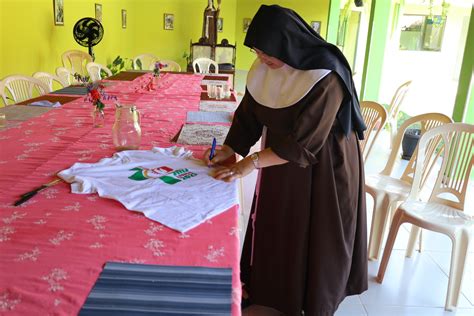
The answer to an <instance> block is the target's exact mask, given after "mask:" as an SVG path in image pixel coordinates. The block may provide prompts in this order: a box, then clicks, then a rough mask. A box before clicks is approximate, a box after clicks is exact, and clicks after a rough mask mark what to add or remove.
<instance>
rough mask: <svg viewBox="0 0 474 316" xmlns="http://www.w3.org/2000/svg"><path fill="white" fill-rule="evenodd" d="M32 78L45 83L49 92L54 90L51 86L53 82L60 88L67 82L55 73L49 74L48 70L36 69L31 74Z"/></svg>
mask: <svg viewBox="0 0 474 316" xmlns="http://www.w3.org/2000/svg"><path fill="white" fill-rule="evenodd" d="M33 78H36V79H39V80H41V81H42V82H43V83H45V84H46V85H47V86H48V88H49V91H48V92H51V91H53V90H54V88H53V83H54V82H56V83H58V84H59V85H60V86H61V87H62V88H64V87H66V86H67V83H65V82H63V80H62V79H61V78H59V77H58V76H56V75H53V74H50V73H49V72H43V71H38V72H35V73H34V74H33Z"/></svg>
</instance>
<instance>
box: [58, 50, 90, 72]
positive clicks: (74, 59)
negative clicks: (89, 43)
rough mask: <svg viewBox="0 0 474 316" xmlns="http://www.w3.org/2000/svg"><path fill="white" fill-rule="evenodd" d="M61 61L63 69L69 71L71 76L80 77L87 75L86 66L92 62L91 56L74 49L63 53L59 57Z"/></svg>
mask: <svg viewBox="0 0 474 316" xmlns="http://www.w3.org/2000/svg"><path fill="white" fill-rule="evenodd" d="M61 60H62V62H63V66H64V67H65V68H67V69H69V70H71V72H72V73H73V74H74V73H78V74H80V75H81V76H84V75H85V74H86V73H87V71H86V68H85V66H86V64H87V63H89V62H92V61H93V60H92V57H91V55H89V54H88V53H86V52H83V51H81V50H76V49H73V50H68V51H65V52H64V53H63V54H62V55H61Z"/></svg>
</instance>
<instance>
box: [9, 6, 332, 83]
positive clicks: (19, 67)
mask: <svg viewBox="0 0 474 316" xmlns="http://www.w3.org/2000/svg"><path fill="white" fill-rule="evenodd" d="M329 1H330V0H271V1H261V0H223V1H222V6H221V13H220V16H221V17H222V18H223V19H224V28H223V32H222V33H219V34H218V40H219V41H220V40H221V39H223V38H227V39H228V40H229V42H230V43H237V67H236V68H238V69H244V70H246V69H248V68H249V67H250V65H251V63H252V61H253V58H254V56H252V54H251V53H250V52H249V50H248V48H246V47H244V46H243V41H244V38H245V33H244V32H243V29H242V23H243V18H251V17H253V16H254V14H255V13H256V12H257V10H258V8H259V6H260V5H261V4H279V5H282V6H286V7H291V8H292V9H294V10H295V11H297V12H298V13H299V14H300V15H301V16H302V17H303V18H304V19H305V20H306V21H308V22H310V21H321V22H322V23H321V33H322V34H325V32H326V23H327V12H328V8H329ZM95 3H100V4H102V23H103V25H104V29H105V34H104V38H103V40H102V42H100V43H99V45H97V46H96V47H95V48H94V52H95V55H96V61H97V62H99V63H102V64H107V63H109V62H110V61H111V60H112V59H114V58H115V57H116V56H117V55H120V56H122V57H128V58H132V57H133V56H136V55H138V54H141V53H153V54H155V55H157V56H159V57H160V58H163V59H173V60H176V61H177V62H179V63H180V64H181V65H182V67H183V66H184V65H185V60H184V59H183V57H182V56H183V53H184V52H189V42H190V40H192V41H194V42H195V41H197V40H198V39H199V37H201V32H202V14H203V10H204V8H205V7H206V5H207V1H206V0H64V21H65V22H64V26H56V25H54V21H53V20H54V19H53V0H0V78H3V77H5V76H7V75H11V74H25V75H31V74H32V73H33V72H36V71H47V72H54V71H55V69H56V67H58V66H61V58H60V57H61V54H62V53H63V52H64V51H66V50H69V49H81V50H83V51H87V48H84V47H81V46H79V45H78V44H77V43H76V42H75V41H74V39H73V37H72V28H73V26H74V24H75V23H76V21H78V20H79V19H80V18H83V17H86V16H91V17H94V16H95V9H94V4H95ZM215 3H216V4H217V1H215ZM122 9H126V10H127V28H126V29H123V28H122V24H121V10H122ZM164 13H172V14H174V30H172V31H169V30H164V29H163V14H164Z"/></svg>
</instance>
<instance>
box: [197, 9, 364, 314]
mask: <svg viewBox="0 0 474 316" xmlns="http://www.w3.org/2000/svg"><path fill="white" fill-rule="evenodd" d="M244 44H245V45H246V46H247V47H249V48H250V49H251V50H252V51H253V52H255V54H256V59H255V62H254V63H253V65H252V67H251V69H250V71H249V73H248V77H247V83H246V91H245V95H244V97H243V99H242V102H241V103H240V105H239V107H238V108H237V110H236V112H235V115H234V119H233V122H232V126H231V128H230V131H229V133H228V135H227V138H226V140H225V143H224V145H223V146H222V148H220V149H219V150H217V151H216V153H215V155H214V157H213V159H211V160H209V158H208V156H209V150H208V151H207V152H206V154H205V156H204V161H205V162H206V163H207V164H209V165H211V166H212V165H219V162H222V161H224V160H225V159H227V158H228V157H230V156H232V155H234V154H235V153H237V154H239V155H241V156H242V157H245V158H244V159H242V160H240V161H238V162H237V163H235V164H233V165H230V166H227V167H222V166H221V167H219V168H218V169H217V171H216V172H215V178H216V179H220V180H223V181H233V180H235V179H238V178H241V177H244V176H246V175H248V174H249V173H251V172H252V171H253V170H254V169H259V179H258V181H257V190H256V194H255V197H254V201H253V205H252V209H251V214H250V219H249V224H248V227H247V231H246V236H245V241H244V249H243V252H242V258H241V266H240V268H241V281H242V284H243V292H242V296H243V298H244V299H246V302H249V303H250V304H256V305H260V306H266V307H270V308H272V309H275V310H277V311H278V312H279V313H282V314H284V315H289V316H290V315H291V316H293V315H295V316H299V315H302V313H303V312H304V315H305V316H308V315H309V316H312V315H315V316H326V315H327V316H329V315H333V314H334V313H335V311H336V310H337V308H338V306H339V304H340V303H341V301H342V300H344V298H345V297H346V296H349V295H355V294H360V293H362V292H364V291H365V290H366V289H367V246H366V244H367V240H366V238H367V233H366V229H367V228H366V207H365V193H364V165H363V160H362V157H361V153H360V149H359V143H358V140H359V139H362V137H363V132H364V130H365V128H366V127H365V125H364V121H363V119H362V116H361V112H360V107H359V101H358V97H357V94H356V91H355V89H354V83H353V81H352V73H351V69H350V66H349V64H348V62H347V61H346V59H345V58H344V56H343V55H342V53H341V52H340V51H339V49H338V48H337V47H335V46H334V45H332V44H330V43H327V42H326V41H325V40H324V39H323V38H322V37H321V36H319V35H318V34H317V33H316V32H315V31H314V30H313V29H312V28H311V27H310V26H309V25H308V24H307V23H306V22H305V21H304V20H303V19H302V18H301V17H300V16H299V15H298V14H297V13H295V12H294V11H292V10H290V9H286V8H283V7H280V6H277V5H270V6H267V5H262V6H261V7H260V9H259V10H258V12H257V14H256V15H255V17H254V18H253V20H252V22H251V24H250V26H249V29H248V32H247V36H246V38H245V42H244ZM260 138H262V150H261V151H259V152H254V153H252V154H250V155H249V151H250V148H251V147H252V146H253V145H254V144H255V143H256V142H257V141H258V140H259V139H260Z"/></svg>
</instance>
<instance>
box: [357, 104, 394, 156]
mask: <svg viewBox="0 0 474 316" xmlns="http://www.w3.org/2000/svg"><path fill="white" fill-rule="evenodd" d="M360 109H361V112H362V117H363V118H364V122H365V125H366V126H367V129H366V130H365V132H364V139H363V140H361V141H359V144H360V150H361V152H362V156H363V157H364V161H366V160H367V157H368V156H369V153H370V151H371V150H372V147H373V145H374V143H375V140H376V139H377V136H378V135H379V133H380V131H381V130H382V128H383V126H384V125H385V121H386V120H387V111H386V110H385V108H384V107H383V106H382V105H380V104H379V103H377V102H373V101H362V102H361V103H360Z"/></svg>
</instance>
